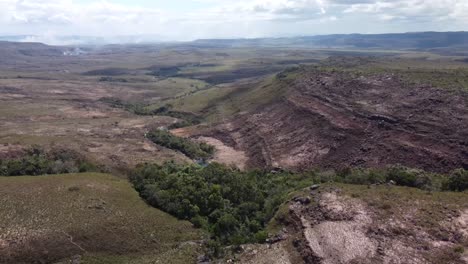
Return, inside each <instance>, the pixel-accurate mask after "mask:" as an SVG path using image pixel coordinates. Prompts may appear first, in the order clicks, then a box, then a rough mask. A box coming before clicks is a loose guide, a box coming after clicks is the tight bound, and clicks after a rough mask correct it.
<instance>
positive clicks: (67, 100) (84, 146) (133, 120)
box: [0, 79, 190, 170]
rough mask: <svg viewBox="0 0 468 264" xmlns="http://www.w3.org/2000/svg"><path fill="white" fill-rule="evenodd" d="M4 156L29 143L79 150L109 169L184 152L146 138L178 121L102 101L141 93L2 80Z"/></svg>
mask: <svg viewBox="0 0 468 264" xmlns="http://www.w3.org/2000/svg"><path fill="white" fill-rule="evenodd" d="M0 87H1V88H3V89H2V90H1V91H2V92H1V93H0V144H2V145H1V147H0V155H2V154H1V153H4V154H3V155H4V156H5V155H10V156H11V155H13V156H14V155H16V154H15V153H17V154H18V151H19V150H20V149H21V148H26V147H28V146H29V145H33V144H34V145H43V146H45V147H51V146H56V147H61V148H70V149H73V150H76V151H78V152H80V153H82V154H84V156H86V157H87V158H89V159H90V160H92V161H96V162H97V163H99V164H104V165H106V166H107V167H108V168H110V169H111V170H112V169H117V168H128V167H132V166H134V165H136V164H138V163H141V162H146V161H149V162H163V161H165V160H177V161H181V162H190V161H189V159H187V158H186V157H184V156H183V155H181V154H179V153H177V152H174V151H172V150H169V149H165V148H163V147H160V146H157V145H155V144H153V143H152V142H150V141H149V140H147V139H146V138H145V136H144V135H145V133H146V132H147V131H149V130H150V129H151V128H155V127H160V126H167V125H169V124H172V123H174V122H176V119H174V118H170V117H150V116H136V115H134V114H131V113H129V112H127V111H125V110H123V109H115V108H111V107H110V106H108V105H106V104H104V103H102V102H100V101H99V99H100V98H103V97H116V98H122V99H125V98H132V97H133V98H134V97H137V96H140V94H141V91H138V90H135V89H132V88H130V87H128V88H125V87H122V86H119V87H113V86H111V85H101V84H97V83H93V82H85V81H69V82H62V81H59V80H35V81H31V80H22V79H0Z"/></svg>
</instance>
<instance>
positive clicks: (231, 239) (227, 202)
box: [131, 163, 314, 255]
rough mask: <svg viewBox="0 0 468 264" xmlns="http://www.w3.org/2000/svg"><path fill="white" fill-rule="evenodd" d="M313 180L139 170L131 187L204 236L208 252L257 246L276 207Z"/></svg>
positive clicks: (223, 171)
mask: <svg viewBox="0 0 468 264" xmlns="http://www.w3.org/2000/svg"><path fill="white" fill-rule="evenodd" d="M313 175H314V174H292V173H287V172H284V173H276V174H275V173H265V172H261V171H251V172H242V171H239V170H237V169H234V168H230V167H227V166H224V165H221V164H217V163H212V164H209V165H208V166H206V167H200V166H194V165H191V166H181V165H177V164H175V163H166V164H164V165H162V166H161V165H149V164H146V165H142V166H140V167H139V168H137V169H136V171H135V172H134V174H133V175H132V177H131V181H132V183H133V184H134V186H135V188H136V189H137V191H138V192H139V193H140V195H141V196H142V197H143V198H144V199H145V200H146V201H148V203H149V204H151V205H153V206H155V207H157V208H160V209H162V210H164V211H166V212H168V213H170V214H172V215H174V216H176V217H178V218H179V219H187V220H190V221H191V222H192V223H193V224H194V225H195V226H197V227H201V228H203V229H205V230H207V231H209V232H210V234H211V236H212V238H213V241H212V242H210V243H211V246H210V248H211V249H213V248H214V249H216V245H219V244H222V245H230V244H234V245H240V244H243V243H249V242H263V241H264V240H265V239H266V236H267V235H266V233H265V232H264V227H265V225H266V224H267V223H268V221H269V220H270V219H271V218H272V217H273V215H274V214H275V212H276V210H277V209H278V207H279V206H280V205H281V204H282V203H283V202H284V201H286V200H287V198H288V194H289V193H290V192H292V191H294V190H297V189H299V188H304V187H306V186H309V185H310V184H312V183H313V182H314V177H311V176H313ZM215 251H216V250H215ZM218 253H219V252H218ZM212 254H214V255H216V254H217V253H216V252H212Z"/></svg>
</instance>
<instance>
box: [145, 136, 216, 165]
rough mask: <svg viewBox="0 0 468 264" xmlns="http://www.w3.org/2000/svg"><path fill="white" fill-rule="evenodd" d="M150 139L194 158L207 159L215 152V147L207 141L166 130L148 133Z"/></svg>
mask: <svg viewBox="0 0 468 264" xmlns="http://www.w3.org/2000/svg"><path fill="white" fill-rule="evenodd" d="M147 137H148V139H150V140H151V141H153V142H154V143H156V144H158V145H161V146H163V147H166V148H170V149H173V150H177V151H180V152H182V153H183V154H185V155H186V156H187V157H189V158H192V159H207V158H209V157H211V156H212V155H213V153H214V147H213V146H210V145H208V144H205V143H197V142H193V141H191V140H190V139H186V138H182V137H177V136H174V135H172V134H171V133H170V132H168V131H165V130H154V131H151V132H150V133H148V134H147Z"/></svg>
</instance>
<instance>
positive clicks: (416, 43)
mask: <svg viewBox="0 0 468 264" xmlns="http://www.w3.org/2000/svg"><path fill="white" fill-rule="evenodd" d="M192 43H193V44H194V45H203V46H206V45H207V46H230V47H241V46H306V47H317V48H360V49H418V50H422V49H436V48H447V47H456V48H465V49H467V48H468V32H416V33H398V34H349V35H344V34H343V35H320V36H304V37H294V38H259V39H201V40H196V41H194V42H192Z"/></svg>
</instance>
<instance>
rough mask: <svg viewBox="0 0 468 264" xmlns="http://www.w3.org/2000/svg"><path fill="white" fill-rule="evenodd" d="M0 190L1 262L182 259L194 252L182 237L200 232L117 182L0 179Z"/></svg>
mask: <svg viewBox="0 0 468 264" xmlns="http://www.w3.org/2000/svg"><path fill="white" fill-rule="evenodd" d="M0 193H1V194H2V195H1V196H0V222H1V226H0V263H5V264H9V263H56V262H58V261H64V262H63V263H70V262H67V261H68V260H73V259H74V260H75V261H76V260H77V259H78V261H79V259H81V261H82V262H81V263H155V262H158V261H159V262H161V263H168V261H169V262H170V263H189V262H194V261H195V260H194V259H196V257H197V253H196V252H197V251H198V250H199V248H198V246H197V243H192V242H189V241H194V240H199V239H200V238H201V236H200V235H201V234H200V232H198V231H197V230H195V229H193V228H192V225H191V224H190V223H188V222H183V221H178V220H176V219H175V218H173V217H171V216H169V215H168V214H165V213H163V212H161V211H159V210H157V209H154V208H152V207H150V206H148V205H146V204H145V202H144V201H143V200H141V199H140V198H139V196H138V193H137V192H136V191H135V190H134V189H133V188H132V187H131V185H130V184H129V183H128V181H126V180H124V179H120V178H116V177H114V176H111V175H107V174H69V175H54V176H34V177H27V176H22V177H0ZM72 263H76V262H72ZM78 263H79V262H78Z"/></svg>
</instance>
